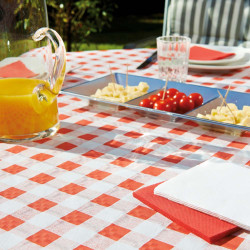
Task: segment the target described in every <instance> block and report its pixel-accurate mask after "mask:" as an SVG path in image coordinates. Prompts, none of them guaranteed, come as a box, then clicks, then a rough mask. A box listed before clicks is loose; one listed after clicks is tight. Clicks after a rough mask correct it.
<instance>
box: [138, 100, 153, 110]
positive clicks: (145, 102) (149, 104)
mask: <svg viewBox="0 0 250 250" xmlns="http://www.w3.org/2000/svg"><path fill="white" fill-rule="evenodd" d="M139 105H140V106H141V107H144V108H151V109H152V108H153V106H154V103H153V101H151V100H149V99H147V98H146V99H143V100H141V101H140V103H139Z"/></svg>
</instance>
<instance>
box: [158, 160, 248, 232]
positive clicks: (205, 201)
mask: <svg viewBox="0 0 250 250" xmlns="http://www.w3.org/2000/svg"><path fill="white" fill-rule="evenodd" d="M154 194H156V195H160V196H162V197H165V198H167V199H170V200H172V201H175V202H178V203H180V204H183V205H185V206H188V207H190V208H193V209H196V210H198V211H201V212H204V213H207V214H209V215H212V216H215V217H217V218H219V219H221V220H224V221H227V222H229V223H232V224H234V225H237V226H239V227H241V228H244V229H246V230H250V212H249V208H250V169H248V168H245V167H242V166H239V165H235V164H233V163H228V162H225V161H223V160H220V159H219V160H217V159H212V160H209V161H206V162H204V163H202V164H200V165H198V166H196V167H194V168H192V169H190V170H187V171H185V172H183V173H181V174H180V175H178V176H176V177H174V178H172V179H171V180H169V181H166V182H163V183H162V184H160V185H159V186H157V187H156V188H155V190H154Z"/></svg>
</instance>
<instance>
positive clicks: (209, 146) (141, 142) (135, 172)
mask: <svg viewBox="0 0 250 250" xmlns="http://www.w3.org/2000/svg"><path fill="white" fill-rule="evenodd" d="M152 52H153V50H152V49H133V50H123V49H121V50H99V51H84V52H71V53H67V61H69V62H70V63H71V64H72V65H73V67H79V66H81V67H80V68H77V69H76V70H75V71H72V72H70V73H68V74H67V76H66V78H65V82H64V86H63V87H64V88H66V87H69V86H74V85H76V84H78V83H79V79H81V80H86V81H89V80H93V79H96V78H99V77H102V76H104V75H107V74H110V68H111V70H112V72H113V73H115V72H120V73H126V70H127V65H128V73H129V74H134V75H140V76H147V77H153V78H158V68H157V63H155V64H153V65H151V66H150V67H148V68H146V69H143V70H137V69H136V67H137V66H138V65H139V64H140V63H141V62H142V61H143V60H145V58H147V57H148V56H149V55H150V54H151V53H152ZM109 66H110V68H109ZM187 83H190V84H197V85H203V86H209V87H217V88H224V89H227V88H228V86H229V85H230V87H231V89H233V90H236V91H241V92H250V67H246V68H242V69H237V70H231V71H228V72H226V73H225V72H210V73H209V72H206V73H204V72H192V71H189V75H188V79H187ZM58 106H59V114H60V115H59V117H60V120H61V128H60V130H59V132H58V133H57V134H56V135H55V136H54V137H50V138H44V139H40V140H36V141H33V142H24V143H20V144H7V143H0V167H1V175H0V249H29V250H31V249H40V248H41V247H46V248H47V249H79V250H80V249H119V250H122V249H124V250H125V249H126V250H130V249H139V248H140V249H172V248H174V249H215V248H216V249H249V248H250V234H249V232H247V231H244V230H240V231H238V232H236V233H234V234H232V235H230V236H227V237H225V238H224V239H222V240H219V241H218V242H216V243H215V244H209V243H208V242H206V241H204V240H203V239H201V238H199V237H197V236H195V235H194V234H192V233H190V232H189V231H188V230H187V229H185V228H183V227H181V226H179V225H178V224H176V223H174V222H172V221H171V220H170V219H168V218H166V217H164V216H163V215H161V214H160V213H157V212H156V211H154V210H153V209H151V208H149V207H147V206H146V205H144V204H143V203H141V202H140V201H139V200H137V199H135V198H134V197H133V192H134V191H135V190H137V189H139V188H141V187H146V186H149V185H151V184H154V183H159V182H162V181H165V180H168V179H170V178H172V177H174V176H176V175H178V174H179V173H181V172H183V171H185V170H188V169H190V168H192V167H193V166H196V165H197V164H199V163H201V162H204V161H207V160H208V159H211V158H220V159H223V160H225V161H230V162H234V163H236V164H239V165H245V166H246V167H247V166H249V167H250V146H249V142H250V133H248V132H246V133H244V134H242V135H241V136H232V135H229V134H224V133H218V132H214V131H208V130H204V129H202V128H201V127H200V126H197V124H194V123H193V122H189V121H185V122H184V123H173V122H167V121H162V120H156V119H150V118H148V117H143V116H142V115H140V114H138V113H136V112H135V111H134V110H120V111H115V112H114V110H105V111H103V110H98V109H97V108H96V107H95V106H88V102H87V101H86V100H84V99H81V98H77V97H74V96H71V95H66V94H60V95H59V97H58Z"/></svg>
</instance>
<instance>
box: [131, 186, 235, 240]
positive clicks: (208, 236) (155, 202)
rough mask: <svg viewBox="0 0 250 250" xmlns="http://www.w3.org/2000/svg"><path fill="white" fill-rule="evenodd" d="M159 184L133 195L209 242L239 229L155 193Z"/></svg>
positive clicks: (142, 189)
mask: <svg viewBox="0 0 250 250" xmlns="http://www.w3.org/2000/svg"><path fill="white" fill-rule="evenodd" d="M159 184H160V183H158V184H154V185H151V186H148V187H144V188H141V189H139V190H137V191H135V192H134V193H133V196H134V197H135V198H136V199H138V200H140V201H141V202H143V203H144V204H146V205H147V206H149V207H151V208H153V209H154V210H155V211H157V212H159V213H161V214H163V215H164V216H166V217H167V218H169V219H170V220H172V221H174V222H176V223H177V224H179V225H181V226H183V227H185V228H186V229H188V230H189V231H190V232H192V233H194V234H196V235H197V236H199V237H201V238H202V239H204V240H206V241H207V242H209V243H214V242H215V241H217V240H219V239H221V238H223V237H225V236H227V235H229V234H231V233H233V232H236V231H238V230H240V228H239V227H237V226H235V225H233V224H231V223H228V222H225V221H223V220H220V219H218V218H216V217H213V216H211V215H208V214H205V213H202V212H199V211H197V210H194V209H192V208H189V207H186V206H184V205H181V204H179V203H176V202H173V201H170V200H168V199H166V198H164V197H161V196H158V195H155V194H154V189H155V187H156V186H158V185H159Z"/></svg>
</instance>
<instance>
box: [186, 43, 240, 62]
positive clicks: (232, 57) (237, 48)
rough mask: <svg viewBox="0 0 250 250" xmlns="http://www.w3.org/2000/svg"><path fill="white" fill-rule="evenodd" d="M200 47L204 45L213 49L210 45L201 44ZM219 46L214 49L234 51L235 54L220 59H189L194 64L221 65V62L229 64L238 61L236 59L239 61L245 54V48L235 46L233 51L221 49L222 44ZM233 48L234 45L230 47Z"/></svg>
mask: <svg viewBox="0 0 250 250" xmlns="http://www.w3.org/2000/svg"><path fill="white" fill-rule="evenodd" d="M199 46H200V47H203V48H207V49H212V47H211V46H208V45H199ZM213 47H215V46H213ZM216 47H218V48H216V49H214V48H213V49H214V50H217V51H221V52H227V53H228V52H230V53H231V52H232V53H234V54H235V55H233V56H230V57H228V58H224V59H219V60H189V63H192V64H205V65H221V64H228V63H232V62H236V61H239V60H241V59H242V58H243V57H244V55H245V51H244V49H243V48H239V47H235V48H234V49H232V51H224V50H225V48H224V49H223V48H222V49H221V46H216ZM230 48H232V47H230Z"/></svg>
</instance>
